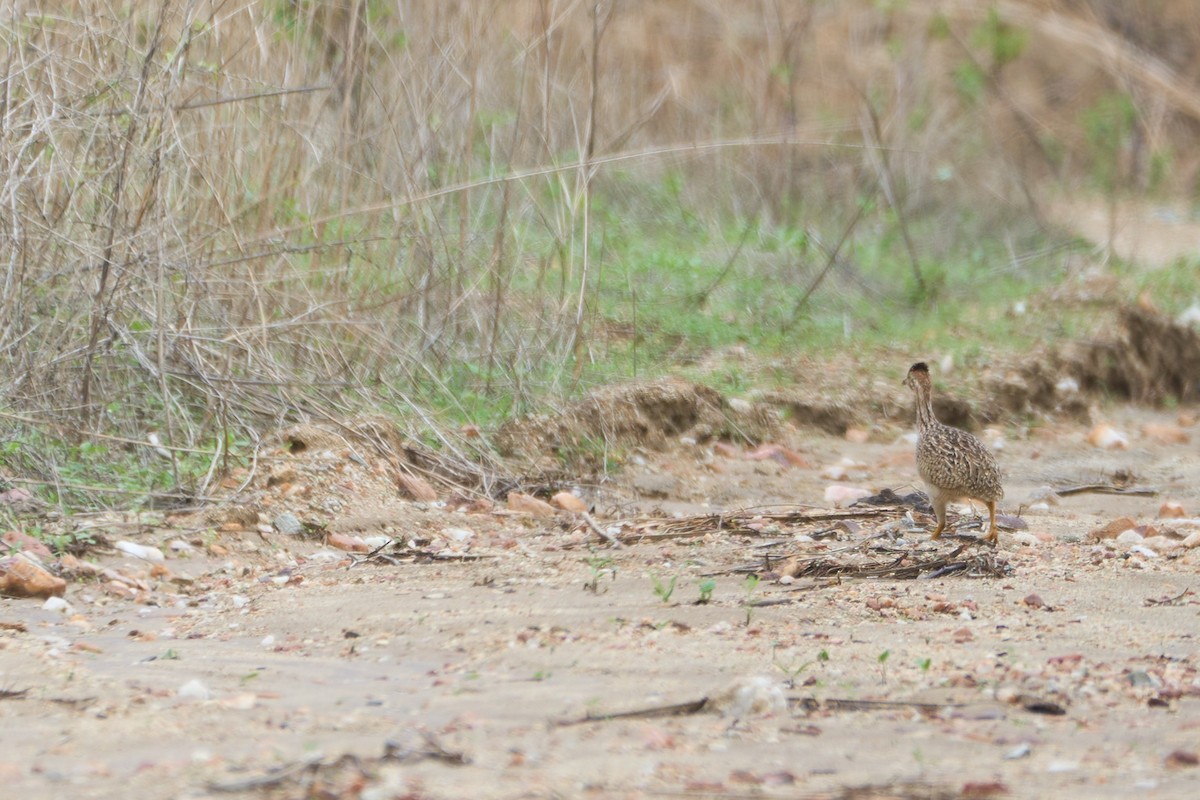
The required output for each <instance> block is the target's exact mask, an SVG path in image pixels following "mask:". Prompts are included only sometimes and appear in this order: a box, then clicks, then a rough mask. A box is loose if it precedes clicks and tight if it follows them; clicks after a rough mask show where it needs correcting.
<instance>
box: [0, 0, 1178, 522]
mask: <svg viewBox="0 0 1200 800" xmlns="http://www.w3.org/2000/svg"><path fill="white" fill-rule="evenodd" d="M910 5H911V7H910ZM1147 5H1148V3H1147V2H1142V3H1117V2H1091V3H1083V4H1079V3H1068V2H1051V1H1050V0H1045V1H1044V2H1038V3H1032V2H1030V3H1023V2H1008V3H996V4H988V6H987V7H983V4H980V6H981V7H980V8H975V7H973V6H971V4H957V5H954V6H953V11H952V12H947V14H946V15H944V16H943V15H941V14H940V13H937V12H935V11H934V10H933V8H932V6H931V7H930V8H925V7H924V5H922V4H878V3H870V2H865V1H864V2H851V3H829V4H821V3H776V2H765V1H764V2H761V3H758V2H755V3H748V4H739V5H737V7H736V8H735V7H733V6H731V5H729V4H726V3H718V2H690V1H688V2H685V1H684V0H664V1H663V2H656V3H647V4H622V3H616V2H612V1H611V0H607V1H605V2H596V3H582V4H581V3H571V2H566V1H565V0H489V1H488V2H480V3H476V2H466V1H465V0H464V1H462V2H443V0H418V1H417V2H404V3H399V2H395V3H392V2H384V1H383V0H345V2H339V3H320V2H307V1H306V0H266V2H262V1H261V0H256V2H250V0H158V2H156V3H148V4H137V3H134V4H130V3H103V2H102V3H93V2H82V1H81V0H63V2H59V3H55V4H53V9H50V8H48V7H47V6H46V4H45V3H41V2H34V1H33V0H15V2H13V3H10V4H9V5H8V6H7V7H6V9H5V10H4V12H3V15H2V17H0V41H2V42H3V43H4V48H3V54H4V55H3V58H4V64H5V67H4V74H5V78H4V81H3V88H2V91H0V142H2V144H0V205H2V207H3V212H2V213H0V271H2V274H0V398H2V403H3V410H2V414H3V417H2V419H3V423H4V433H3V437H2V438H3V440H4V444H3V452H4V453H5V457H6V461H7V464H8V469H9V472H10V473H11V475H10V477H13V478H17V477H19V476H24V477H25V478H26V479H29V480H31V481H36V482H37V483H39V484H43V483H44V484H49V485H51V486H54V487H56V489H55V491H56V492H57V496H58V498H59V499H60V500H62V498H64V497H68V496H72V497H73V498H74V500H75V501H77V502H97V501H98V500H100V499H101V498H103V497H105V496H107V493H108V492H110V491H117V492H124V491H143V490H147V489H156V490H159V491H175V490H178V491H180V492H181V493H183V494H186V495H194V494H199V495H203V494H204V493H205V492H206V491H207V489H208V487H209V486H210V485H211V483H212V479H213V477H214V476H215V475H216V474H218V473H219V472H220V470H221V469H222V468H223V467H224V466H225V465H226V463H227V460H228V459H229V458H230V457H231V455H232V456H235V457H236V456H238V455H240V454H243V453H244V452H245V451H246V450H247V449H248V448H251V447H252V446H253V443H254V442H255V441H256V440H257V439H258V438H259V437H260V436H261V435H262V432H264V431H265V430H267V429H269V428H272V427H275V426H277V425H279V424H281V423H282V422H284V421H286V420H290V419H294V418H297V417H303V416H310V417H316V418H324V419H330V418H342V417H348V416H349V415H351V414H354V413H357V412H359V411H361V410H363V409H364V408H367V407H370V408H376V409H383V410H385V411H388V412H392V413H396V414H397V416H398V417H400V418H403V419H406V420H409V421H410V424H411V427H412V429H413V430H417V429H429V428H437V429H438V430H439V434H438V435H440V436H446V435H448V434H446V430H447V426H446V424H445V423H446V422H447V421H448V420H455V421H461V420H470V419H479V420H480V421H482V422H485V423H487V422H494V421H497V420H498V419H500V418H502V417H504V416H506V415H508V414H511V413H513V412H515V411H519V410H523V409H528V408H531V407H536V406H537V405H538V404H539V403H543V402H545V401H546V400H547V399H548V398H554V397H558V396H561V395H562V394H563V393H564V392H569V391H570V390H571V389H572V388H574V387H577V386H579V385H581V384H582V385H588V384H591V383H596V382H599V381H602V380H607V379H609V378H611V377H614V376H623V375H624V376H627V375H637V374H639V373H653V372H655V371H656V370H661V369H662V368H663V365H664V364H670V363H672V362H675V361H678V360H681V359H682V360H684V361H687V360H689V359H695V358H698V357H699V355H701V354H702V351H703V349H704V348H705V347H708V346H712V345H721V344H726V343H732V342H736V341H738V340H739V339H744V338H747V337H749V338H752V339H754V340H755V342H758V343H762V344H764V346H766V347H768V348H769V347H771V346H772V342H778V341H781V340H788V341H792V342H794V341H796V340H797V339H799V340H801V341H803V340H804V339H805V337H808V338H810V339H812V340H813V341H818V342H820V341H825V340H824V339H822V338H821V337H822V336H823V335H824V333H823V332H824V331H826V330H827V329H829V328H830V327H831V326H832V327H834V328H837V329H838V330H839V331H840V330H841V329H842V328H846V326H852V325H851V323H850V322H847V321H846V320H848V319H851V320H855V322H854V323H853V324H857V325H860V326H861V327H863V328H865V329H866V330H868V331H870V330H872V329H873V326H874V325H876V324H877V320H872V319H868V320H866V321H865V322H864V321H862V318H863V317H864V316H873V317H877V316H878V309H880V308H883V309H885V312H886V313H885V315H884V316H886V315H887V314H888V313H891V312H890V311H887V309H891V308H895V309H900V310H901V311H902V310H903V309H917V310H918V311H917V312H914V315H919V316H928V315H929V313H930V308H933V307H937V306H938V303H939V302H940V303H941V307H942V308H943V309H944V308H954V307H956V306H957V305H961V304H962V303H963V302H964V301H963V298H966V297H970V296H971V295H973V294H976V293H977V291H978V287H979V285H980V282H981V281H984V282H988V283H987V285H988V286H996V287H1003V286H1006V285H1007V283H1006V282H1011V281H1013V280H1016V279H1018V278H1020V279H1021V280H1032V279H1035V278H1036V276H1034V275H1033V273H1035V272H1037V270H1039V269H1041V270H1044V271H1054V270H1056V269H1059V268H1060V267H1061V264H1060V263H1059V262H1061V261H1062V259H1061V258H1060V256H1059V255H1056V251H1055V250H1054V249H1053V247H1050V246H1049V245H1048V244H1047V242H1048V240H1047V239H1046V238H1045V235H1044V233H1043V232H1042V231H1041V230H1040V227H1039V226H1040V225H1041V217H1040V214H1039V208H1038V205H1039V202H1041V201H1042V200H1043V199H1044V198H1045V195H1044V194H1043V193H1042V192H1041V190H1040V187H1041V186H1042V185H1043V182H1044V181H1046V180H1047V179H1053V180H1055V181H1066V182H1067V183H1070V182H1072V181H1075V182H1078V181H1083V180H1094V181H1098V182H1099V183H1100V184H1102V186H1101V188H1102V189H1104V190H1107V191H1110V192H1114V193H1115V192H1116V191H1117V188H1118V187H1122V186H1137V187H1141V188H1158V189H1162V190H1178V189H1190V190H1194V188H1195V181H1196V172H1197V162H1196V158H1197V155H1198V154H1197V153H1196V152H1194V151H1189V150H1187V149H1186V148H1184V147H1181V146H1179V145H1180V143H1181V142H1184V141H1187V137H1189V136H1194V133H1195V127H1196V122H1197V120H1198V119H1200V100H1198V99H1197V96H1196V93H1195V92H1194V91H1192V90H1191V89H1190V88H1189V86H1194V84H1195V78H1196V76H1197V70H1200V58H1197V57H1196V55H1197V53H1200V44H1198V42H1197V41H1196V39H1197V38H1198V37H1197V35H1196V33H1195V31H1194V30H1193V28H1194V26H1187V25H1180V24H1175V23H1173V22H1172V20H1173V19H1175V17H1178V15H1179V14H1183V15H1184V17H1186V16H1187V14H1188V13H1190V11H1189V10H1188V4H1187V3H1184V2H1174V3H1171V2H1167V3H1156V4H1154V8H1155V13H1154V14H1142V13H1138V11H1137V8H1134V7H1139V8H1140V7H1143V6H1147ZM1172 15H1175V16H1172ZM1178 21H1179V20H1177V19H1176V20H1175V22H1176V23H1177V22H1178ZM1189 37H1190V38H1189ZM1189 80H1190V81H1191V83H1190V84H1189ZM1089 115H1090V116H1089ZM1168 159H1174V160H1168ZM997 199H998V200H999V202H997ZM963 209H970V210H971V211H970V213H969V214H964V213H962V210H963ZM655 237H662V238H661V240H657V239H655ZM989 237H990V238H989ZM984 240H987V241H995V242H997V243H998V244H996V246H995V249H994V250H988V249H987V248H986V247H984V248H983V249H982V250H980V251H979V252H977V253H976V254H975V256H973V257H972V258H974V259H975V260H974V261H972V260H971V258H968V259H967V260H968V262H969V263H968V264H967V266H966V267H965V268H964V270H963V271H956V270H957V268H951V267H950V266H947V265H948V264H952V263H958V262H960V261H961V260H962V258H960V257H961V256H962V255H963V254H964V253H969V252H971V250H970V249H971V248H976V249H978V248H980V247H981V246H980V245H979V242H980V241H984ZM647 242H650V243H651V244H649V245H647V244H646V243H647ZM695 242H699V244H698V245H696V247H695V249H693V250H687V247H690V246H691V245H692V244H694V243H695ZM673 248H678V249H679V250H680V252H678V253H675V252H673ZM992 253H1000V254H1003V253H1007V254H1008V255H1007V256H1006V257H1003V258H1001V260H1000V261H999V263H998V264H997V263H991V264H988V263H984V262H985V261H987V260H988V256H989V255H990V254H992ZM1056 264H1058V265H1059V266H1055V265H1056ZM998 291H999V292H1000V294H1001V295H1003V289H1002V288H1001V289H998ZM892 304H894V305H892ZM864 309H873V310H874V311H875V313H874V314H871V315H865V314H864V313H863V312H864ZM901 311H896V313H897V314H899V315H900V316H901V317H903V316H904V315H903V313H901ZM910 319H911V318H908V317H905V318H904V319H903V320H902V322H903V321H905V320H910ZM689 326H690V327H689ZM697 326H700V327H697ZM703 326H708V327H703ZM874 329H875V330H879V329H878V328H877V327H876V328H874ZM746 331H753V333H747V332H746ZM879 332H880V334H881V335H885V336H890V335H892V333H894V330H892V329H884V330H881V331H879ZM693 341H694V342H696V343H697V344H695V345H691V344H689V342H693ZM697 351H701V352H697ZM152 439H153V440H154V441H151V440H152ZM471 446H477V445H475V444H472V445H471ZM72 487H74V490H75V492H76V493H75V494H74V495H70V492H71V491H72ZM117 497H119V498H120V497H123V495H120V494H118V495H117Z"/></svg>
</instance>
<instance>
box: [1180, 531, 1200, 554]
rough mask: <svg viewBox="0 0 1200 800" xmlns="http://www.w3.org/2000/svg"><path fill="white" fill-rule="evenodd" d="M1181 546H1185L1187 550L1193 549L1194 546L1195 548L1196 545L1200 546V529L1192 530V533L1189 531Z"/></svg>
mask: <svg viewBox="0 0 1200 800" xmlns="http://www.w3.org/2000/svg"><path fill="white" fill-rule="evenodd" d="M1179 546H1180V547H1183V548H1185V549H1187V550H1191V549H1192V548H1195V547H1200V531H1192V532H1191V533H1189V534H1188V535H1187V538H1185V539H1184V540H1183V541H1182V542H1180V543H1179Z"/></svg>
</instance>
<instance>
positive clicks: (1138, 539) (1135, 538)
mask: <svg viewBox="0 0 1200 800" xmlns="http://www.w3.org/2000/svg"><path fill="white" fill-rule="evenodd" d="M1142 538H1143V537H1142V535H1141V534H1140V533H1138V532H1137V531H1135V530H1133V529H1132V528H1130V529H1129V530H1127V531H1121V533H1120V534H1119V535H1118V536H1117V544H1141V543H1142Z"/></svg>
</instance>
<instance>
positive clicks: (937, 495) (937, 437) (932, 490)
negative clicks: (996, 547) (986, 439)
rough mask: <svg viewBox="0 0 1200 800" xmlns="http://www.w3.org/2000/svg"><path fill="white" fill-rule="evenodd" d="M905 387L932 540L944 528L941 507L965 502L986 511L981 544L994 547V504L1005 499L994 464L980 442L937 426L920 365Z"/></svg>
mask: <svg viewBox="0 0 1200 800" xmlns="http://www.w3.org/2000/svg"><path fill="white" fill-rule="evenodd" d="M904 385H905V386H908V387H909V388H911V389H912V390H913V393H914V394H916V396H917V472H919V473H920V475H921V480H923V481H925V486H926V488H927V490H928V492H929V501H930V503H932V504H933V511H934V513H935V514H937V528H936V529H935V530H934V532H933V538H934V539H937V538H938V537H939V536H941V535H942V531H943V530H945V528H946V504H947V503H949V502H951V501H953V500H959V499H961V498H964V497H966V498H970V499H972V500H978V501H979V502H981V503H983V504H984V505H986V506H987V510H988V534H987V536H985V537H984V541H987V542H995V541H996V539H997V536H998V532H997V530H996V503H997V502H999V501H1000V499H1001V498H1002V497H1004V487H1003V486H1001V485H1000V467H999V466H998V465H997V464H996V459H995V458H994V457H993V456H992V454H991V452H990V451H988V449H987V447H985V446H984V444H983V442H981V441H979V439H977V438H975V437H974V436H972V435H971V434H969V433H967V432H966V431H962V430H959V429H958V428H952V427H950V426H949V425H943V424H942V423H940V422H938V421H937V417H935V416H934V415H933V386H932V384H931V382H930V380H929V367H928V366H927V365H926V364H925V363H924V362H918V363H916V364H913V365H912V366H911V367H909V370H908V376H907V377H906V378H905V379H904Z"/></svg>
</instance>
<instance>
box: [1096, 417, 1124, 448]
mask: <svg viewBox="0 0 1200 800" xmlns="http://www.w3.org/2000/svg"><path fill="white" fill-rule="evenodd" d="M1087 440H1088V444H1090V445H1092V446H1093V447H1100V448H1103V449H1105V450H1124V449H1125V448H1127V447H1129V437H1128V436H1126V435H1125V434H1123V433H1121V432H1120V431H1119V430H1117V429H1116V428H1114V427H1113V426H1112V425H1109V424H1108V423H1107V422H1101V423H1100V424H1099V425H1097V426H1096V427H1094V428H1092V431H1091V433H1089V434H1088V437H1087Z"/></svg>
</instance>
